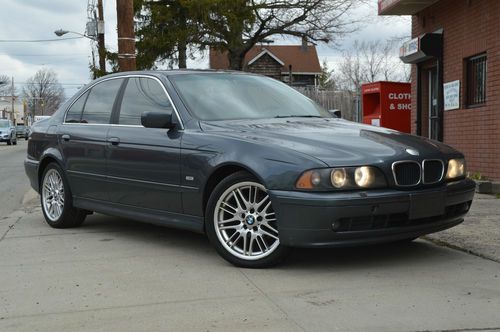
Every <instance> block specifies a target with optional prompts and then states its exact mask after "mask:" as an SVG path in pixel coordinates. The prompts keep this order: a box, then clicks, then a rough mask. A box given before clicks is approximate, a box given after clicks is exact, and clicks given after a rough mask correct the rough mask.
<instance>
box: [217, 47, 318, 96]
mask: <svg viewBox="0 0 500 332" xmlns="http://www.w3.org/2000/svg"><path fill="white" fill-rule="evenodd" d="M210 68H211V69H229V60H228V59H227V53H221V52H218V51H215V50H213V49H211V50H210ZM243 70H244V71H248V72H251V73H256V74H261V75H265V76H269V77H272V78H275V79H277V80H280V81H283V82H285V83H288V84H289V83H290V77H291V80H292V82H291V85H293V86H300V87H306V86H314V87H315V86H317V85H318V78H319V76H320V75H321V65H320V63H319V58H318V53H317V52H316V46H314V45H309V44H307V43H305V44H302V45H272V46H271V45H266V46H264V45H256V46H254V47H253V48H252V49H250V51H248V53H247V54H246V56H245V60H244V62H243Z"/></svg>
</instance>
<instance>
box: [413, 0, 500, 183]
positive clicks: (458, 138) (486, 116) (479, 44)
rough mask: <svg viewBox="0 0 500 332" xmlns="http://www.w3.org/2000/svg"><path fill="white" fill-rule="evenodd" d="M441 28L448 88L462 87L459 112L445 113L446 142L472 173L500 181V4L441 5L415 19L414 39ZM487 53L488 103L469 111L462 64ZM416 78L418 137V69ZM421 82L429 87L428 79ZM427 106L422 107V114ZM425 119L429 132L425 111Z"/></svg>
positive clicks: (477, 0)
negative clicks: (454, 83)
mask: <svg viewBox="0 0 500 332" xmlns="http://www.w3.org/2000/svg"><path fill="white" fill-rule="evenodd" d="M441 28H442V29H443V41H444V59H443V61H444V68H443V70H444V82H450V81H454V80H460V86H461V97H460V107H461V108H460V109H459V110H453V111H446V112H444V142H445V143H446V144H449V145H451V146H453V147H455V148H457V149H458V150H460V151H462V152H463V153H464V154H465V156H466V159H467V163H468V170H469V171H470V172H480V173H481V175H483V176H486V177H488V178H490V179H494V180H497V181H500V1H498V0H441V1H439V2H437V3H436V4H434V5H432V6H430V7H428V8H426V9H425V10H423V11H421V12H420V13H418V14H417V15H414V16H413V18H412V35H413V37H416V36H418V35H421V34H423V33H426V32H434V31H436V30H437V29H441ZM483 52H486V54H487V87H486V89H487V90H486V99H487V101H486V104H485V105H484V106H481V107H476V108H467V107H466V105H465V102H466V100H465V95H466V93H465V91H466V80H465V78H466V72H465V63H464V60H465V59H466V58H468V57H471V56H474V55H477V54H480V53H483ZM413 67H415V66H413ZM412 74H413V75H412V77H413V78H412V132H414V133H415V127H416V126H415V123H414V122H415V120H416V109H417V107H416V103H417V90H416V70H415V68H413V69H412ZM422 76H423V80H422V81H425V80H426V73H425V72H424V73H423V75H422ZM424 97H425V96H424ZM425 100H427V99H425ZM426 103H427V102H425V103H424V104H422V106H424V107H423V110H424V108H427V106H426V105H425V104H426ZM422 116H423V122H424V126H427V125H426V124H425V123H426V122H427V119H426V118H425V117H424V116H425V112H424V111H423V114H422ZM422 134H424V132H422Z"/></svg>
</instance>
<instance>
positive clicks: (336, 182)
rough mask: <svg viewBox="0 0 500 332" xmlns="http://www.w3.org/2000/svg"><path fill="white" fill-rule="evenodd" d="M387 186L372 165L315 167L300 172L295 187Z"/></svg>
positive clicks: (347, 188)
mask: <svg viewBox="0 0 500 332" xmlns="http://www.w3.org/2000/svg"><path fill="white" fill-rule="evenodd" d="M386 186H387V182H386V180H385V177H384V175H383V174H382V172H381V171H380V170H379V169H378V168H376V167H372V166H361V167H340V168H324V169H315V170H310V171H306V172H304V173H302V175H301V176H300V177H299V179H298V180H297V183H296V184H295V187H296V188H297V189H303V190H304V189H305V190H317V191H328V190H336V189H343V190H353V189H368V188H370V189H373V188H383V187H386Z"/></svg>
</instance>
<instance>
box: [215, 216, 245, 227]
mask: <svg viewBox="0 0 500 332" xmlns="http://www.w3.org/2000/svg"><path fill="white" fill-rule="evenodd" d="M235 221H239V222H241V220H240V219H238V218H236V217H234V216H233V217H232V218H229V219H223V220H219V221H218V222H217V223H218V224H219V225H223V224H227V223H228V222H235Z"/></svg>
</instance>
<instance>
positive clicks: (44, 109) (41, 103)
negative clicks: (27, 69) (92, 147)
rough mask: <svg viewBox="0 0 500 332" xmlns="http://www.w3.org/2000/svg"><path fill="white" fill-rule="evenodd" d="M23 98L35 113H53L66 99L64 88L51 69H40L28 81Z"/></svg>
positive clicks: (32, 112)
mask: <svg viewBox="0 0 500 332" xmlns="http://www.w3.org/2000/svg"><path fill="white" fill-rule="evenodd" d="M23 98H24V99H26V101H27V103H28V107H29V109H30V110H31V114H33V115H52V114H53V113H54V112H55V111H56V110H57V109H58V108H59V106H60V105H61V103H62V101H63V99H64V90H63V88H62V86H61V84H60V83H59V81H58V79H57V74H56V73H55V72H54V71H53V70H51V69H40V70H39V71H37V72H36V73H35V75H34V76H32V77H30V78H29V79H28V80H27V81H26V85H25V86H24V88H23Z"/></svg>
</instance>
